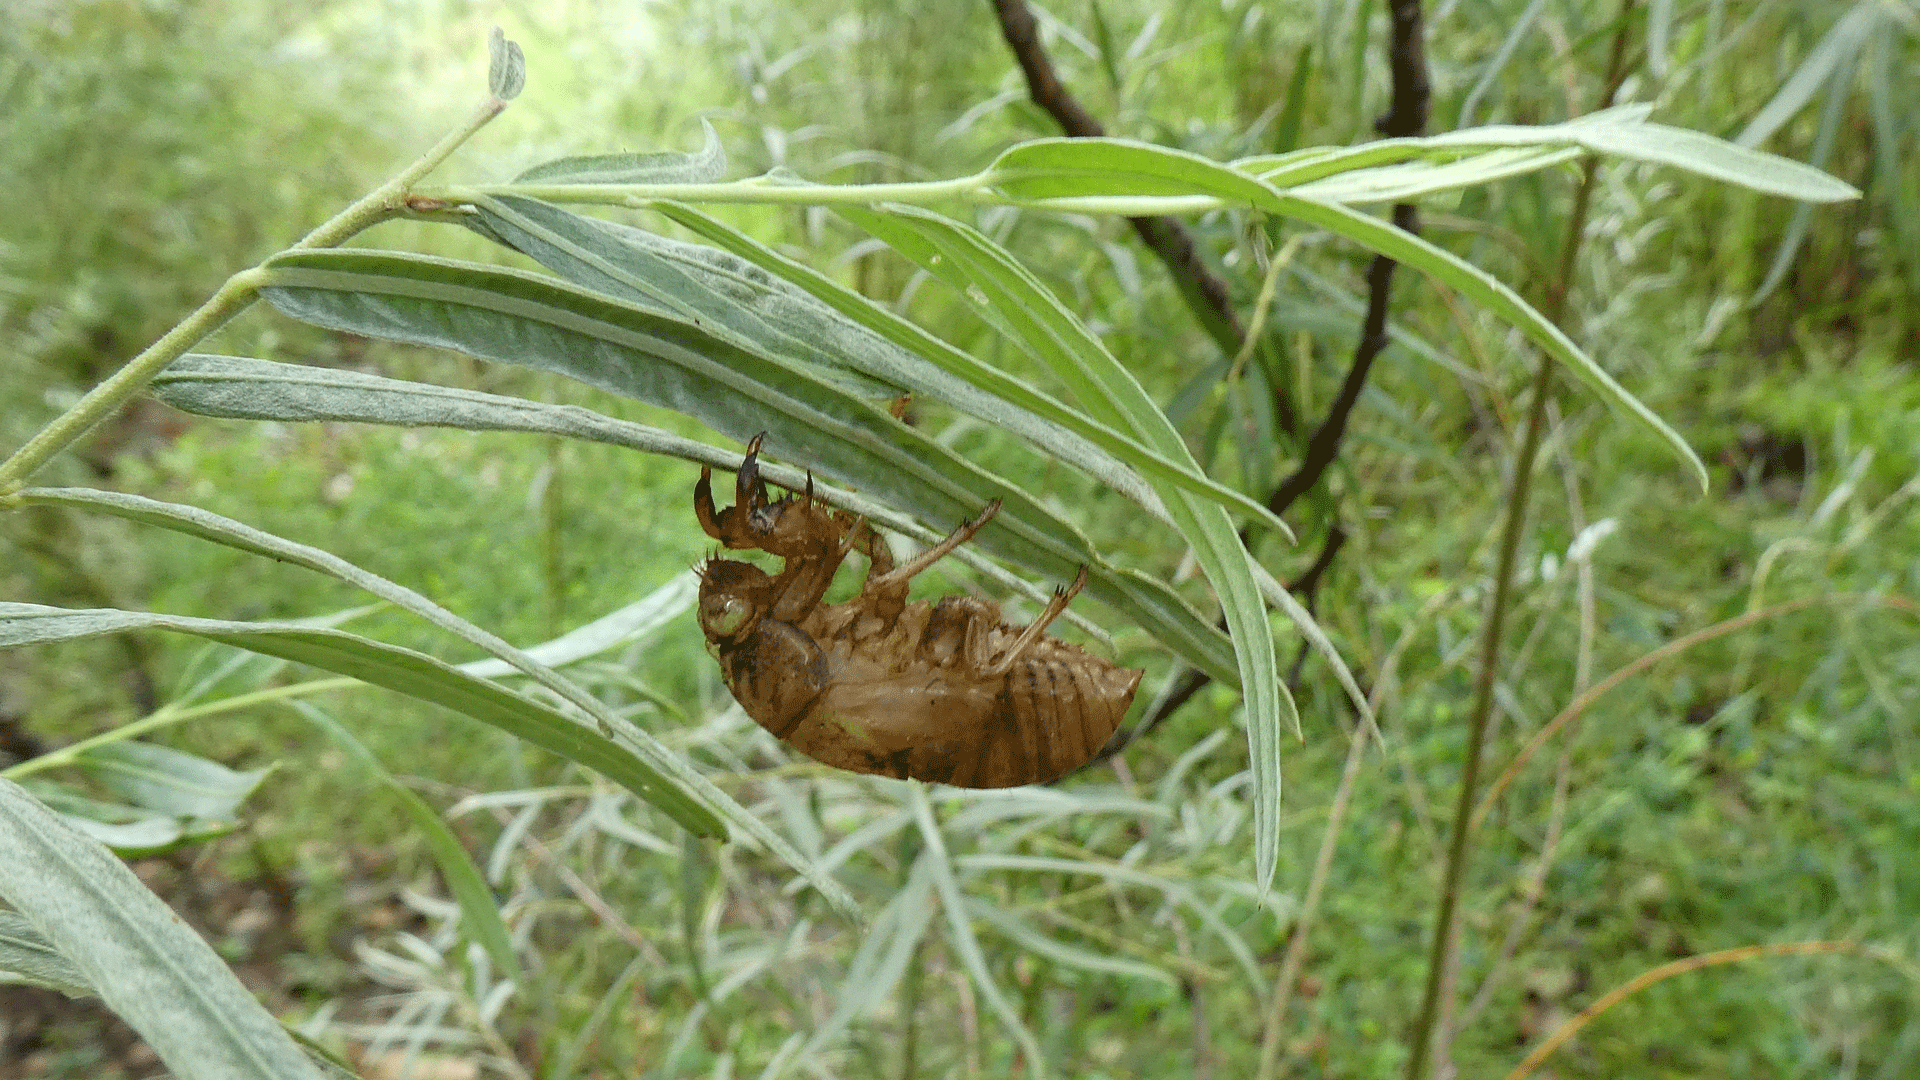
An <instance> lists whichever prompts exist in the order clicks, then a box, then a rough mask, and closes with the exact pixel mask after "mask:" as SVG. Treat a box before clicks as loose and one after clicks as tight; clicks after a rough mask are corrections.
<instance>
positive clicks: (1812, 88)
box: [1733, 3, 1887, 146]
mask: <svg viewBox="0 0 1920 1080" xmlns="http://www.w3.org/2000/svg"><path fill="white" fill-rule="evenodd" d="M1884 12H1887V9H1886V8H1885V7H1884V5H1881V4H1875V3H1855V4H1853V5H1852V6H1851V7H1849V8H1848V9H1847V11H1846V13H1845V14H1843V15H1841V16H1840V17H1839V18H1838V19H1835V20H1834V21H1833V25H1832V26H1830V27H1828V28H1827V32H1826V33H1825V34H1823V35H1821V38H1820V40H1819V42H1818V43H1816V44H1815V45H1814V47H1813V48H1811V49H1809V50H1808V51H1807V55H1806V58H1805V59H1803V60H1801V61H1800V66H1799V67H1797V68H1795V69H1794V70H1793V74H1792V75H1789V76H1787V79H1786V81H1785V82H1783V83H1781V84H1780V89H1779V90H1777V91H1775V92H1774V95H1773V97H1772V98H1771V99H1769V100H1768V101H1767V103H1766V104H1765V105H1763V106H1761V107H1760V111H1759V112H1757V113H1755V114H1754V115H1753V119H1752V120H1749V121H1747V126H1746V127H1744V128H1742V129H1741V130H1740V134H1738V135H1736V136H1734V138H1733V141H1734V142H1735V143H1737V144H1739V145H1740V146H1759V145H1760V144H1761V143H1763V142H1765V141H1766V140H1767V137H1768V136H1770V135H1772V134H1773V133H1774V132H1776V131H1778V130H1780V128H1781V127H1783V126H1784V125H1785V124H1786V122H1787V121H1788V120H1791V119H1793V117H1794V114H1796V113H1798V112H1799V111H1800V110H1801V109H1803V108H1805V107H1806V105H1807V102H1809V101H1812V100H1813V95H1815V94H1817V93H1819V92H1820V88H1821V87H1823V86H1826V85H1827V84H1828V83H1830V82H1832V81H1833V74H1834V72H1835V71H1836V70H1837V69H1838V68H1840V67H1841V66H1842V65H1845V66H1847V67H1852V66H1853V63H1854V61H1855V60H1857V59H1858V58H1859V55H1860V53H1861V51H1862V49H1863V47H1864V46H1865V44H1866V42H1867V41H1868V40H1870V39H1871V37H1872V35H1873V31H1874V29H1875V27H1876V26H1877V25H1878V24H1879V22H1880V19H1881V17H1882V14H1883V13H1884Z"/></svg>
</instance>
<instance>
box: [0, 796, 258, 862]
mask: <svg viewBox="0 0 1920 1080" xmlns="http://www.w3.org/2000/svg"><path fill="white" fill-rule="evenodd" d="M20 786H21V787H24V788H26V789H27V793H28V794H30V795H32V796H33V797H34V798H36V799H38V800H40V802H42V803H44V804H45V805H46V807H47V808H48V809H50V810H52V811H54V812H55V813H57V814H59V815H60V817H61V818H62V819H63V820H65V821H66V823H67V824H69V825H71V826H73V827H74V828H76V829H79V830H80V831H81V832H83V833H85V834H86V835H88V836H90V837H92V838H94V839H95V840H98V841H100V842H101V843H103V844H105V845H107V846H108V847H110V848H112V849H113V853H114V854H116V855H120V856H122V857H124V858H130V859H131V858H140V857H143V856H147V855H157V854H159V853H161V852H163V851H170V850H172V849H174V848H177V847H179V846H180V845H182V844H188V843H195V842H198V841H203V840H210V839H212V838H214V837H216V836H225V835H226V834H227V833H230V832H232V831H233V830H234V827H235V824H236V823H235V822H234V821H233V819H232V818H217V819H209V818H194V817H183V816H181V815H179V814H171V813H167V812H165V811H160V810H154V809H151V808H149V807H143V806H129V805H127V804H126V803H117V802H105V801H103V800H100V799H95V798H92V797H90V796H88V795H86V794H83V793H82V792H81V791H80V790H79V789H78V788H75V787H73V786H72V785H70V784H63V783H61V782H59V781H57V780H51V779H48V778H47V777H44V776H27V777H22V778H21V780H20Z"/></svg>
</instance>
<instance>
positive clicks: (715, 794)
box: [16, 488, 854, 913]
mask: <svg viewBox="0 0 1920 1080" xmlns="http://www.w3.org/2000/svg"><path fill="white" fill-rule="evenodd" d="M16 498H18V499H20V500H22V501H38V502H45V503H55V504H61V505H67V506H74V507H80V508H85V509H91V510H97V511H101V512H103V513H109V514H113V515H116V516H118V517H123V518H126V519H128V520H131V521H139V522H143V523H145V524H149V525H158V526H160V527H161V528H166V529H172V530H174V531H176V532H181V533H185V534H187V535H189V536H197V537H199V538H201V539H203V540H210V541H212V542H214V543H217V544H224V545H226V546H228V547H233V548H237V549H239V550H242V551H250V552H253V553H255V554H260V555H264V556H266V557H268V558H272V559H278V560H280V561H282V562H289V563H293V564H294V565H296V566H304V567H306V568H308V569H310V570H317V571H319V572H321V573H323V574H327V575H329V576H332V577H334V578H337V579H339V580H341V581H344V582H346V583H347V584H349V585H353V586H354V587H356V588H359V589H362V590H365V591H366V592H369V593H372V594H373V595H375V596H378V597H380V598H381V599H383V600H387V601H390V602H392V603H393V604H395V605H397V606H399V607H400V608H402V609H403V610H406V611H409V612H412V613H413V614H415V615H418V616H420V617H421V618H423V619H425V620H427V621H428V622H429V623H431V624H433V625H434V626H436V627H439V628H440V629H442V630H444V631H446V632H447V633H449V634H452V635H454V636H455V637H457V638H460V639H461V640H463V641H467V642H469V643H471V644H473V645H475V646H476V647H478V648H480V649H484V650H485V651H487V652H488V653H491V654H492V655H493V656H494V657H496V658H498V659H500V660H504V661H506V662H507V663H509V664H512V665H513V667H514V669H515V670H517V671H519V672H521V673H523V674H525V675H527V676H528V677H530V678H532V679H533V681H535V682H537V683H539V684H540V685H541V686H544V687H546V688H547V689H549V690H551V691H553V692H554V693H555V694H557V695H559V696H560V697H561V698H562V699H564V700H566V701H567V702H568V703H569V704H571V705H573V706H574V707H576V708H578V709H579V710H580V711H581V712H583V713H585V714H586V715H587V716H589V717H591V718H592V720H593V721H594V725H595V727H596V728H597V735H598V736H600V737H602V738H601V741H602V742H605V743H608V744H610V745H614V746H617V747H618V751H619V754H620V756H621V759H622V760H623V761H627V762H628V764H629V769H628V775H629V776H638V775H640V774H639V773H635V772H634V771H633V768H632V766H634V765H637V766H639V767H640V768H641V769H642V770H643V772H644V775H645V776H646V777H647V778H648V782H650V783H651V784H653V785H654V786H653V788H652V789H651V793H650V794H649V793H648V792H647V791H644V790H642V789H641V788H633V789H632V790H633V791H634V792H635V793H636V794H639V795H641V797H642V798H646V799H647V800H648V801H650V802H652V803H654V805H656V806H659V807H660V808H661V809H662V810H663V811H665V812H666V813H668V814H669V815H670V816H672V817H673V818H674V820H676V821H679V822H681V823H682V824H683V825H686V827H687V828H688V830H689V831H691V832H695V833H698V834H700V835H706V836H711V835H718V836H721V837H723V838H724V837H725V836H726V830H725V827H724V826H723V825H722V824H721V820H722V819H724V820H725V821H727V822H731V823H733V824H734V825H737V826H739V828H740V829H741V831H743V832H745V833H746V834H747V835H749V836H752V837H753V838H754V839H756V840H759V841H760V842H761V843H762V844H765V845H767V848H768V850H770V851H772V852H773V853H774V854H775V855H776V856H777V857H779V858H780V859H782V860H784V861H785V862H786V863H787V864H788V865H790V866H792V867H793V868H794V869H795V870H797V871H799V872H800V873H801V874H802V875H803V876H805V877H806V878H807V880H808V881H809V882H811V883H812V884H813V885H814V887H815V888H817V889H819V890H820V892H821V894H822V895H823V896H825V897H826V898H827V900H828V902H830V903H832V904H834V905H835V906H836V907H838V908H839V909H840V910H842V911H844V912H849V913H851V912H852V911H853V908H854V905H853V897H852V896H851V895H849V894H848V893H847V891H846V889H845V888H843V887H842V886H841V885H840V883H839V882H837V881H834V880H833V879H832V878H831V877H830V876H828V875H826V874H823V873H821V872H820V870H819V869H818V868H817V867H816V866H814V864H813V861H812V860H810V859H807V858H805V857H803V856H802V855H801V854H800V853H799V852H797V851H795V850H794V849H793V845H791V844H789V843H787V841H786V840H785V838H783V837H781V836H780V835H779V834H778V833H775V832H774V831H773V830H772V829H770V828H768V827H767V825H766V823H765V822H762V821H761V820H760V819H759V818H758V817H756V816H754V815H753V814H750V813H748V812H747V811H746V809H745V808H744V807H742V806H741V805H740V804H739V803H737V802H734V801H733V799H732V797H731V796H729V795H728V794H727V793H726V792H724V791H721V790H720V789H719V788H717V787H715V786H714V784H713V781H711V780H708V779H707V778H706V777H705V776H703V775H702V774H701V773H700V772H699V771H697V770H696V769H694V767H693V766H692V765H690V764H688V763H687V762H686V761H685V759H683V758H681V757H680V756H679V755H678V754H675V753H673V752H672V751H670V750H668V749H667V748H666V747H665V746H663V745H661V743H660V741H659V740H658V739H656V738H654V737H653V736H652V735H651V734H649V733H648V732H646V731H645V730H644V729H642V728H640V727H639V726H637V725H635V724H634V723H633V722H632V721H630V720H628V719H626V718H625V717H622V716H620V715H618V714H616V713H614V712H612V711H611V710H609V709H608V708H607V707H606V705H605V704H604V703H602V702H601V701H600V700H599V699H598V698H595V697H594V696H593V695H592V694H590V693H588V692H587V691H586V690H584V689H582V688H581V687H579V686H578V685H576V684H575V683H573V682H572V681H570V680H568V679H567V678H565V677H564V676H562V675H561V674H560V673H559V672H557V671H554V670H553V669H552V668H550V667H547V666H546V665H545V664H542V663H540V662H539V661H537V660H535V659H533V658H532V657H530V656H528V655H527V654H526V653H524V652H522V651H520V650H519V649H516V648H514V647H513V646H512V645H510V644H508V643H507V642H506V641H504V640H502V639H501V638H500V637H498V636H497V635H494V634H491V633H489V632H487V631H485V630H482V629H481V628H480V627H478V626H475V625H473V624H472V623H470V622H468V621H466V620H465V619H462V618H460V617H459V616H457V615H455V614H453V613H452V612H451V611H448V610H447V609H446V608H443V607H441V606H440V605H438V604H436V603H434V602H433V601H431V600H429V599H427V598H426V597H424V596H422V595H420V594H419V593H417V592H415V591H413V590H412V589H409V588H406V587H405V586H402V585H399V584H396V583H394V582H392V581H388V580H387V579H386V578H383V577H381V576H379V575H378V574H374V573H370V572H369V571H366V570H363V569H361V568H360V567H358V566H355V565H353V564H352V563H350V562H348V561H346V560H345V559H342V558H340V557H339V556H337V555H334V554H332V553H331V552H327V551H322V550H320V549H319V548H316V547H309V546H307V545H305V544H296V543H294V542H293V541H291V540H286V539H283V538H281V537H278V536H274V535H273V534H272V533H268V532H263V531H261V530H259V529H256V528H253V527H252V526H250V525H243V524H241V523H240V522H238V521H234V520H233V519H231V518H224V517H221V516H220V515H218V514H213V513H209V512H207V511H205V510H201V509H199V508H198V507H192V506H179V505H176V504H173V503H163V502H159V501H156V500H153V499H145V498H141V497H140V496H137V495H125V494H121V493H118V492H107V491H91V490H87V489H83V488H61V489H51V488H37V489H30V490H29V491H25V492H21V493H20V494H19V495H18V496H16ZM255 651H270V650H258V649H256V650H255ZM274 655H280V654H274ZM289 659H292V658H291V657H290V658H289ZM436 663H438V662H437V661H436ZM318 666H325V665H318ZM439 666H441V667H445V665H439ZM447 670H449V671H454V674H456V675H458V676H459V677H460V678H461V679H463V680H465V679H469V678H470V677H469V676H466V675H464V674H461V673H460V672H458V671H457V670H455V669H452V668H447ZM346 674H351V673H350V672H348V673H346ZM366 681H370V682H371V681H376V680H371V679H369V680H366ZM472 681H473V682H474V683H476V684H477V685H482V686H487V687H492V686H493V684H492V683H487V682H484V681H482V680H472ZM383 685H384V684H383ZM496 689H497V688H496ZM501 692H502V693H504V691H501ZM509 697H515V696H514V695H509ZM520 700H523V699H520ZM555 715H559V714H555ZM570 723H571V722H570ZM574 760H578V761H581V762H582V763H583V764H591V763H590V762H586V761H584V759H580V758H574ZM610 775H611V774H610ZM615 779H619V778H618V777H615ZM716 815H717V816H716ZM689 822H693V823H697V824H689Z"/></svg>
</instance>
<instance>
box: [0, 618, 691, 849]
mask: <svg viewBox="0 0 1920 1080" xmlns="http://www.w3.org/2000/svg"><path fill="white" fill-rule="evenodd" d="M128 630H169V631H173V632H174V633H181V634H192V635H194V636H196V637H201V638H205V639H207V640H208V641H217V642H219V643H221V644H223V645H231V646H233V647H234V648H237V649H247V650H250V651H252V652H257V653H263V654H265V655H267V656H277V657H279V658H280V659H282V660H292V661H294V662H295V663H301V664H306V665H308V666H310V667H317V668H319V669H321V670H323V671H331V672H334V673H335V674H338V675H346V676H349V677H352V678H355V679H359V680H360V681H361V682H364V683H370V684H372V685H374V686H379V687H384V688H386V689H388V690H393V691H395V692H397V693H401V694H405V695H407V696H408V697H412V698H418V699H419V700H421V701H425V702H429V703H431V704H434V705H440V706H442V707H445V708H448V709H452V710H453V711H455V712H457V713H461V714H463V715H465V716H469V717H472V718H473V719H475V720H478V721H480V722H482V723H485V724H488V725H491V726H493V727H497V728H499V729H500V730H502V731H505V732H507V733H509V734H511V735H515V736H518V737H520V738H522V739H525V740H527V741H528V742H530V743H533V744H534V745H535V746H538V747H541V748H542V749H545V750H550V751H552V752H553V753H555V754H557V755H559V756H561V757H564V758H566V759H567V760H569V761H577V762H579V763H580V764H582V765H585V766H587V767H588V768H591V769H593V770H595V771H597V772H599V773H601V774H603V775H605V776H606V777H607V778H609V779H611V780H613V781H614V782H615V783H617V784H619V785H620V786H622V787H624V788H626V789H627V790H628V791H631V792H633V793H634V794H636V795H638V796H640V797H641V798H643V799H645V800H647V801H648V802H650V803H652V804H653V805H655V806H658V807H659V808H660V809H661V811H662V812H664V813H666V814H667V815H668V816H670V817H672V818H673V819H674V820H675V821H677V822H679V823H680V824H681V826H683V827H684V828H686V829H687V830H688V831H690V832H694V833H698V834H700V835H703V836H715V835H724V828H725V827H724V826H723V825H722V824H721V822H720V819H719V818H718V817H716V816H715V815H714V813H713V811H712V810H710V809H708V808H707V807H706V806H704V805H702V804H701V803H699V802H696V801H694V800H693V799H692V798H690V797H689V796H687V795H686V794H683V793H682V792H681V790H680V788H679V786H678V785H676V784H674V783H673V782H672V781H670V780H669V779H668V778H667V777H665V776H663V775H662V774H661V773H660V771H658V770H656V769H654V768H653V767H652V766H651V765H650V764H648V763H647V762H645V761H643V760H641V759H640V758H639V757H638V756H637V755H635V754H634V753H632V752H631V751H630V750H628V749H626V748H625V747H622V746H620V745H619V744H617V743H615V742H614V741H613V740H611V739H609V738H607V737H605V736H603V735H601V734H600V733H599V732H597V731H595V730H594V729H593V728H592V726H590V725H588V724H585V723H582V722H581V721H579V720H575V719H573V718H572V717H570V716H567V715H566V714H564V713H561V712H558V711H556V710H554V709H553V708H551V707H549V706H546V705H542V704H540V703H539V702H536V701H534V700H532V699H531V698H527V697H524V696H522V695H520V694H516V693H514V692H513V691H511V690H508V689H506V688H505V687H502V686H500V685H498V684H496V683H492V682H488V681H487V680H485V679H476V678H474V677H473V676H471V675H468V674H465V673H464V672H461V671H460V670H459V669H457V668H454V667H452V666H450V665H448V664H445V663H442V662H441V661H439V660H436V659H434V658H433V657H431V656H427V655H426V654H424V653H418V652H414V651H413V650H412V649H404V648H401V647H400V646H398V645H389V644H386V643H385V642H380V641H374V640H373V639H371V638H366V637H361V636H360V635H358V634H350V633H347V632H346V631H344V630H328V629H324V628H321V627H315V626H306V625H302V624H299V623H246V622H227V621H224V620H219V619H193V618H187V617H185V616H179V615H155V614H149V613H146V612H138V611H118V610H114V609H110V608H94V609H78V610H76V609H68V608H52V607H42V606H40V605H38V604H15V603H0V648H6V647H11V646H17V645H33V644H42V643H46V642H54V641H67V640H71V639H74V638H85V637H96V636H99V635H101V634H113V633H122V632H125V631H128Z"/></svg>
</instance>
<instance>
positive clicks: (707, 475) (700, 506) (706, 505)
mask: <svg viewBox="0 0 1920 1080" xmlns="http://www.w3.org/2000/svg"><path fill="white" fill-rule="evenodd" d="M693 516H694V517H697V518H699V519H700V528H702V529H704V530H705V531H706V534H707V535H708V536H711V537H713V538H714V539H715V540H719V541H722V542H725V541H726V537H725V536H723V535H722V534H721V532H720V519H719V518H718V517H717V516H715V514H714V509H713V470H712V469H710V468H708V467H707V466H705V465H702V466H700V482H699V483H697V484H695V485H693Z"/></svg>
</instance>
